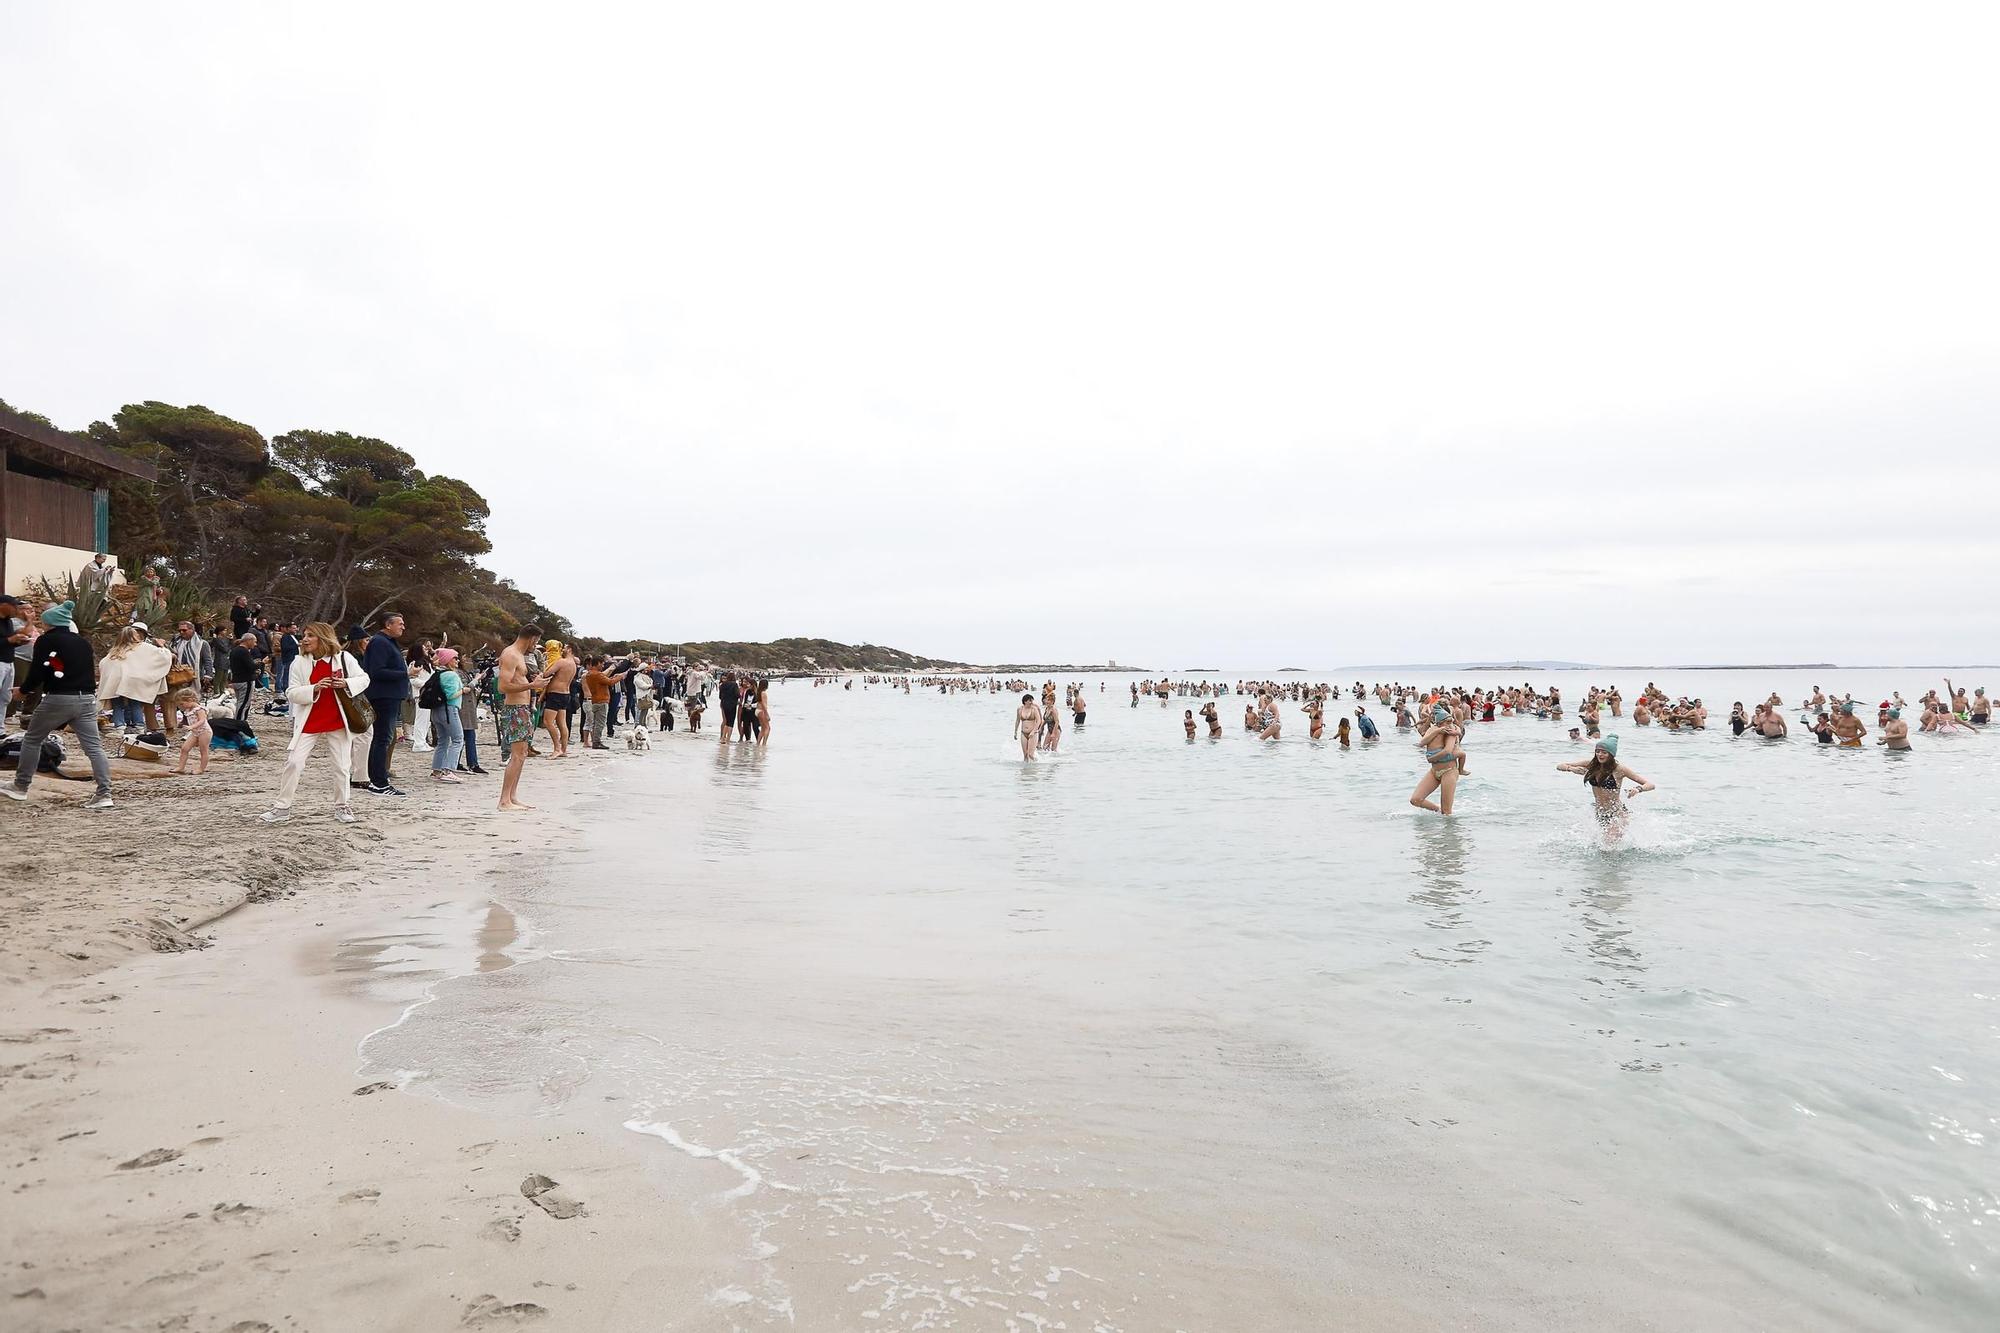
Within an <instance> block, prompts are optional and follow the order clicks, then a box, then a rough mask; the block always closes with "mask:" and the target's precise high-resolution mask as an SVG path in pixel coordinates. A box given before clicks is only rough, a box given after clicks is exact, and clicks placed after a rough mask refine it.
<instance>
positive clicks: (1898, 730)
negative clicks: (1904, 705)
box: [1875, 708, 1910, 750]
mask: <svg viewBox="0 0 2000 1333" xmlns="http://www.w3.org/2000/svg"><path fill="white" fill-rule="evenodd" d="M1875 743H1876V744H1877V745H1882V746H1886V747H1888V748H1889V749H1891V750H1907V749H1909V748H1910V724H1909V723H1907V722H1905V721H1903V710H1902V709H1900V708H1891V709H1890V710H1889V712H1888V714H1887V716H1885V717H1884V718H1883V720H1882V734H1881V735H1880V736H1878V737H1876V738H1875Z"/></svg>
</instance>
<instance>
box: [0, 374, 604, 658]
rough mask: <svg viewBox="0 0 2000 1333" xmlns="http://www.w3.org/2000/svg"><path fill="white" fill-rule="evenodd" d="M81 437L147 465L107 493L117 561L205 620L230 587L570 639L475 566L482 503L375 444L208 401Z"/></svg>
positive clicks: (304, 608)
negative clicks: (148, 469) (142, 473)
mask: <svg viewBox="0 0 2000 1333" xmlns="http://www.w3.org/2000/svg"><path fill="white" fill-rule="evenodd" d="M0 406H5V404H3V403H0ZM26 415H28V416H29V417H30V418H31V419H33V420H36V421H39V422H42V423H44V424H49V425H53V424H54V423H52V422H49V420H48V418H47V417H44V416H41V415H39V414H37V413H27V414H26ZM82 433H83V434H84V435H86V436H88V437H89V438H90V439H92V440H95V441H97V442H98V443H100V444H103V445H106V446H108V447H110V448H112V449H116V450H118V451H120V452H121V453H125V454H128V455H130V456H132V457H135V458H140V459H143V460H145V461H146V462H149V463H151V464H153V465H154V467H155V468H157V469H158V479H157V480H155V481H151V482H144V481H139V480H136V479H132V480H126V481H121V482H119V483H118V484H117V485H116V486H114V487H113V488H112V504H111V543H110V544H111V552H112V553H113V554H116V555H117V557H118V562H119V564H120V565H121V566H122V567H123V568H125V569H127V570H131V571H135V572H136V571H137V570H138V569H139V568H141V567H142V566H143V565H147V564H151V565H153V566H154V567H155V568H157V569H158V570H160V572H161V575H162V577H163V578H164V579H166V580H169V581H170V582H172V583H173V584H175V585H177V586H179V587H181V588H183V589H198V590H201V591H200V592H198V593H196V594H194V595H192V596H187V597H184V598H183V600H184V601H186V602H188V603H189V604H190V605H192V606H196V607H199V606H202V605H204V604H206V605H207V609H208V610H209V611H210V612H211V614H212V613H213V612H215V611H217V610H219V609H220V607H221V606H222V605H224V604H226V602H227V601H228V599H229V598H231V597H233V596H235V595H237V594H243V595H246V596H248V597H249V598H250V599H251V600H252V601H254V602H260V603H264V604H267V605H270V606H273V607H282V608H283V609H284V614H286V615H287V616H288V617H291V618H295V619H298V620H300V621H307V620H328V621H332V622H334V623H336V624H341V625H345V624H347V623H348V622H350V621H355V620H368V619H370V618H372V617H373V616H376V615H378V614H380V613H381V612H382V611H383V610H384V609H386V608H387V607H389V606H390V605H391V604H394V605H395V606H396V607H397V608H398V609H400V610H401V611H403V612H404V614H405V615H406V616H407V617H408V619H409V622H410V624H411V626H412V627H413V628H416V629H418V630H419V632H423V633H433V634H434V633H437V632H439V631H441V630H445V629H450V630H452V631H453V632H454V633H456V634H458V635H460V636H462V637H465V638H477V637H489V638H493V639H499V638H501V637H504V636H506V635H507V634H509V633H511V631H512V629H513V627H514V626H515V625H517V624H519V623H521V622H522V621H524V620H535V621H539V622H540V623H541V624H542V625H543V626H544V627H546V628H547V629H548V631H549V632H550V633H551V634H554V635H557V636H559V637H562V638H564V639H568V638H570V637H571V628H570V623H569V621H568V619H567V618H566V617H564V616H563V615H561V614H560V613H558V612H556V611H555V610H553V609H552V608H550V607H548V606H545V605H544V604H542V603H541V602H540V601H539V600H537V599H536V598H535V597H534V596H533V595H532V594H530V593H528V592H527V591H526V590H524V589H522V588H519V587H516V586H515V585H514V583H513V582H512V581H510V580H508V579H504V578H501V577H500V576H498V575H496V574H494V573H493V572H492V571H491V570H489V569H487V568H485V567H484V566H482V565H481V564H480V563H479V557H480V556H483V555H485V554H486V553H487V551H488V550H490V549H491V543H490V542H488V540H487V538H486V518H487V512H488V511H487V505H486V501H485V499H484V497H482V496H481V495H480V494H479V492H478V491H476V490H474V489H473V488H472V487H471V486H470V485H468V484H467V483H465V482H463V481H460V480H458V479H457V478H455V477H448V476H444V475H442V474H438V473H429V472H426V471H424V470H423V469H422V468H420V467H419V466H418V465H417V461H416V459H415V458H414V457H413V456H412V455H411V454H409V453H408V452H406V451H405V450H403V449H400V448H398V447H397V446H395V445H393V444H391V443H389V442H388V441H386V440H380V439H375V438H373V437H370V436H364V435H354V434H351V433H349V432H347V431H319V430H295V431H288V432H286V433H284V434H282V435H278V436H275V437H273V438H271V439H268V440H267V439H265V438H264V436H263V435H262V434H261V433H259V432H258V431H257V429H256V428H255V427H253V426H250V425H247V424H245V423H243V422H241V421H237V420H235V419H233V418H231V417H228V416H225V415H224V414H222V413H221V412H218V411H216V410H214V409H213V408H209V407H205V406H202V405H200V404H191V405H188V406H185V407H181V406H175V405H174V404H171V403H162V402H153V401H148V402H143V403H130V404H127V405H126V406H124V407H122V408H120V409H119V410H118V411H117V413H115V414H114V415H113V416H112V418H111V420H110V421H96V422H92V423H91V424H90V426H89V427H88V428H87V429H85V430H84V431H83V432H82Z"/></svg>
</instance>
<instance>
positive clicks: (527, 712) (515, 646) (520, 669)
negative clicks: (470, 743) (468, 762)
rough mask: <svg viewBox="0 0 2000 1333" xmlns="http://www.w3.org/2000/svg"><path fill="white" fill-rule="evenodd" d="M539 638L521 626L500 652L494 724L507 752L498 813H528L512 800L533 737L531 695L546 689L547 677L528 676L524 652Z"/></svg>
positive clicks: (536, 629) (536, 630) (537, 631)
mask: <svg viewBox="0 0 2000 1333" xmlns="http://www.w3.org/2000/svg"><path fill="white" fill-rule="evenodd" d="M541 637H542V627H541V626H540V625H523V626H521V628H519V629H518V630H515V631H514V642H512V643H510V644H508V645H507V646H506V647H505V648H502V649H501V650H500V668H499V674H500V679H499V688H500V716H499V717H497V718H495V719H494V721H495V723H496V724H497V726H498V730H499V732H500V746H501V748H502V749H504V750H505V751H506V752H507V771H506V772H505V773H504V774H503V775H502V776H501V778H500V808H501V809H502V810H532V809H534V807H533V806H531V805H523V804H522V803H521V802H520V801H519V800H518V799H517V798H516V796H515V793H516V791H517V790H518V789H519V788H520V785H521V766H522V765H523V764H525V763H527V761H528V739H529V738H530V737H531V736H533V735H534V734H535V691H537V690H541V689H546V688H547V686H548V683H549V675H548V674H547V673H544V674H542V675H539V676H530V675H529V674H528V650H529V649H530V648H532V647H534V646H535V641H536V640H538V639H540V638H541Z"/></svg>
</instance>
